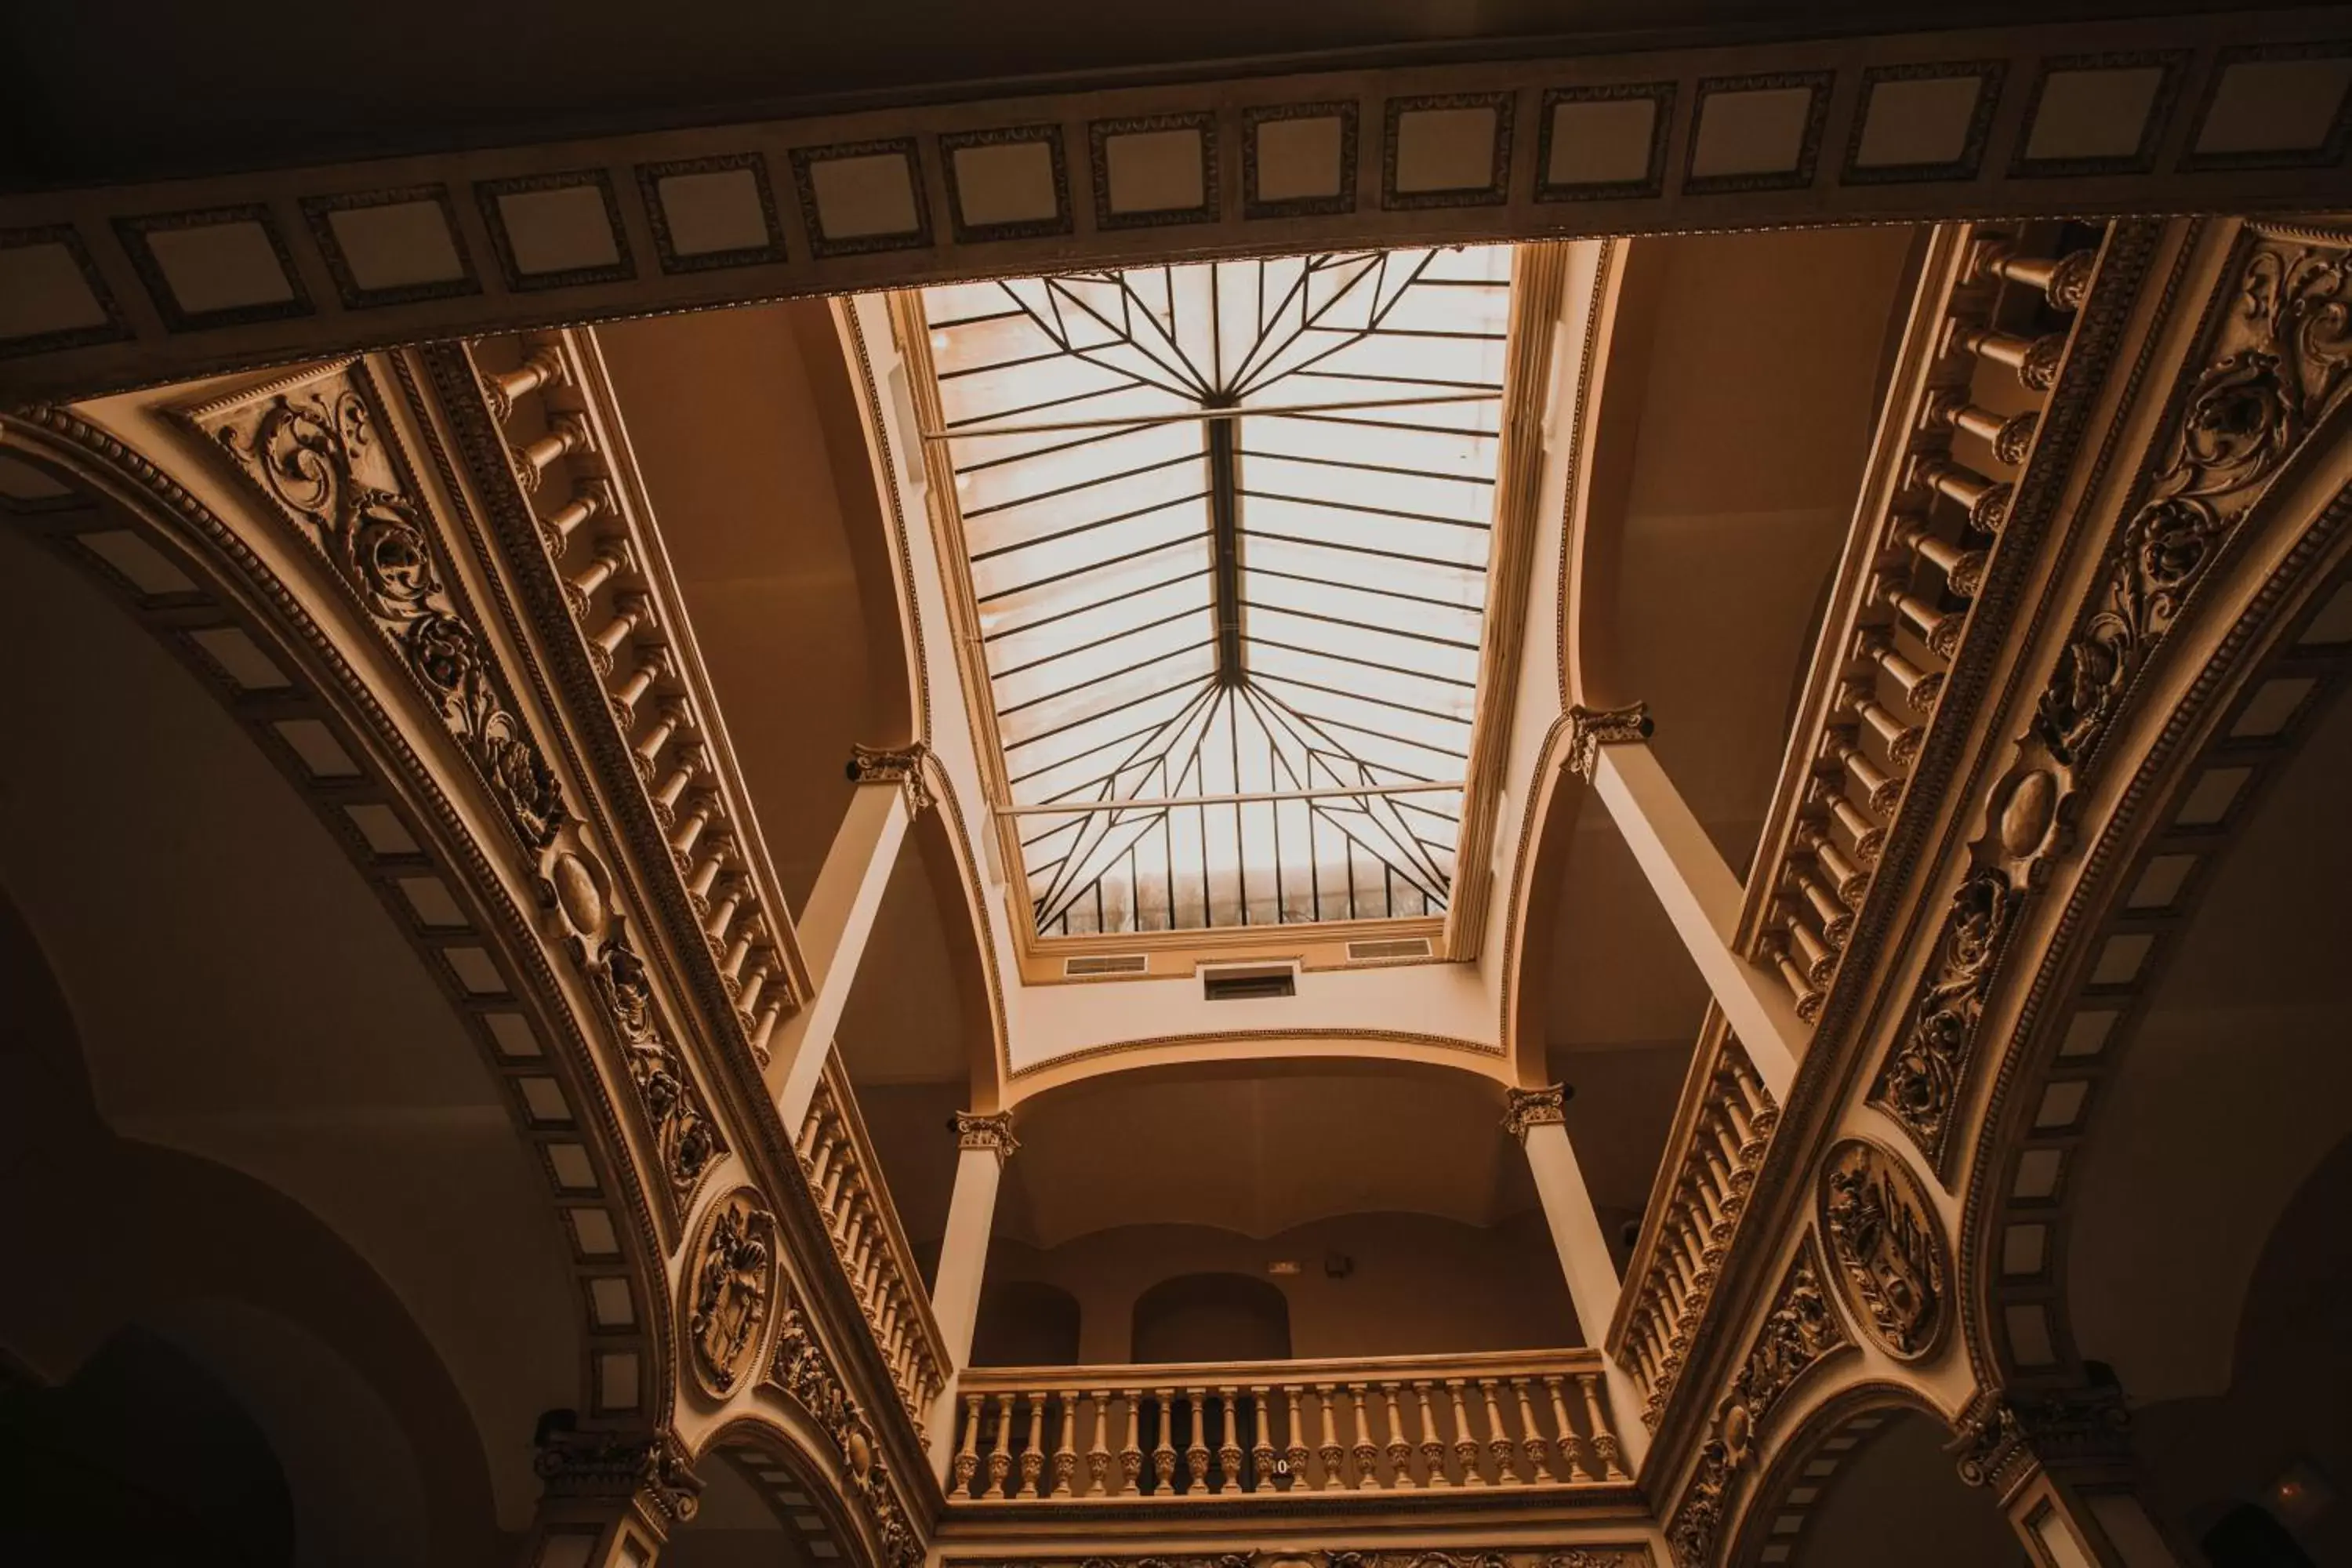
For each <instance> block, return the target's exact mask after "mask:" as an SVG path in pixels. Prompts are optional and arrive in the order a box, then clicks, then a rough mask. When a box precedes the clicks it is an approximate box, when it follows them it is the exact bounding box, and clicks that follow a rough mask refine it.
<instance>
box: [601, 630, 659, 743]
mask: <svg viewBox="0 0 2352 1568" xmlns="http://www.w3.org/2000/svg"><path fill="white" fill-rule="evenodd" d="M668 675H669V652H668V650H667V649H666V648H660V647H647V648H641V649H639V650H638V652H637V668H635V669H633V670H631V671H629V679H627V680H625V681H624V682H622V683H621V689H619V690H618V691H615V692H614V693H613V722H614V723H615V724H618V725H619V726H620V727H621V728H622V729H624V730H629V729H633V728H635V725H636V722H637V704H638V702H639V701H641V700H643V699H644V697H645V695H646V692H648V691H650V690H652V689H653V686H654V682H656V681H657V680H661V679H667V676H668Z"/></svg>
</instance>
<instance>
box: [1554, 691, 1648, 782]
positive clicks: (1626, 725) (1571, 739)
mask: <svg viewBox="0 0 2352 1568" xmlns="http://www.w3.org/2000/svg"><path fill="white" fill-rule="evenodd" d="M1655 727H1656V726H1654V724H1652V723H1651V721H1650V705H1649V704H1648V703H1646V702H1633V703H1629V704H1627V705H1626V706H1625V707H1622V708H1585V707H1581V706H1579V707H1572V708H1570V710H1568V766H1569V771H1570V773H1576V774H1578V775H1579V776H1580V777H1583V778H1588V779H1589V778H1591V776H1592V765H1593V763H1595V762H1597V761H1598V760H1599V759H1600V755H1601V747H1603V746H1614V745H1620V744H1622V743H1623V742H1628V741H1646V740H1648V739H1649V738H1650V731H1652V730H1653V729H1654V728H1655Z"/></svg>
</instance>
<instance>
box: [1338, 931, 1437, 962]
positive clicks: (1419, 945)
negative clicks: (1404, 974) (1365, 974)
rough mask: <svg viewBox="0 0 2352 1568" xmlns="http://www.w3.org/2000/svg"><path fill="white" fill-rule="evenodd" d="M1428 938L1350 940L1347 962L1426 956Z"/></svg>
mask: <svg viewBox="0 0 2352 1568" xmlns="http://www.w3.org/2000/svg"><path fill="white" fill-rule="evenodd" d="M1429 951H1430V950H1429V939H1428V938H1427V937H1425V936H1391V937H1382V938H1381V939H1379V940H1378V941H1376V942H1349V944H1348V962H1349V963H1368V962H1370V961H1371V960H1374V959H1381V958H1427V957H1428V956H1429Z"/></svg>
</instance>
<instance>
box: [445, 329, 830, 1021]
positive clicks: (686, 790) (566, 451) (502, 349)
mask: <svg viewBox="0 0 2352 1568" xmlns="http://www.w3.org/2000/svg"><path fill="white" fill-rule="evenodd" d="M468 353H469V354H470V355H471V357H472V359H473V361H474V364H475V368H476V370H477V372H478V374H479V377H480V383H481V388H482V395H483V397H484V399H485V400H486V402H487V403H488V406H489V411H490V414H491V416H492V418H493V421H494V422H495V423H496V425H497V426H498V428H499V433H500V435H501V436H502V437H504V439H505V441H506V444H507V450H508V453H509V458H510V461H511V467H512V469H513V473H514V478H515V480H516V483H517V484H518V485H519V486H520V488H521V489H522V491H523V493H524V496H525V498H526V499H527V500H528V502H529V504H530V510H531V514H532V516H533V518H534V519H535V520H536V521H537V522H538V525H539V534H540V542H541V544H542V546H544V548H545V550H546V552H547V559H548V563H549V564H550V565H551V567H552V568H553V569H554V571H555V573H556V574H557V576H558V577H559V578H560V579H561V580H562V585H563V598H564V602H565V604H566V605H568V606H569V608H570V610H571V612H572V622H573V624H574V626H576V628H577V629H578V632H579V635H580V636H581V637H582V638H583V641H584V647H585V650H586V653H587V656H588V659H589V662H590V664H591V665H592V666H593V668H595V670H596V671H597V673H598V674H599V675H600V676H602V677H603V678H604V687H605V696H606V700H607V701H608V702H609V704H610V707H611V718H612V721H613V723H614V726H615V727H616V728H617V729H618V731H619V733H620V737H621V740H622V742H623V743H624V745H625V748H626V749H627V751H628V752H629V755H630V757H631V760H632V762H633V763H634V765H635V772H636V773H637V777H638V782H639V784H640V785H641V787H642V789H643V791H644V794H645V796H646V806H647V808H648V809H649V810H650V811H651V813H652V815H653V817H654V820H655V822H656V824H658V825H659V826H660V829H661V831H662V834H663V836H664V837H666V838H667V841H668V847H669V851H670V854H671V857H672V858H673V859H674V861H675V866H674V868H673V869H674V871H675V874H676V875H677V877H678V878H679V879H682V881H683V883H684V894H685V899H686V900H687V904H688V907H690V908H691V910H693V913H694V918H695V920H696V921H697V923H698V925H699V926H700V928H701V936H702V940H703V941H704V942H706V943H707V944H708V945H709V951H710V955H711V958H712V960H713V961H714V962H715V963H717V964H718V966H719V979H720V983H721V984H722V985H723V986H724V987H725V989H726V992H727V994H728V996H729V998H730V1000H731V1002H732V1004H733V1007H732V1010H733V1012H734V1013H735V1015H736V1020H737V1024H738V1026H740V1029H741V1032H742V1037H743V1041H744V1043H745V1045H746V1046H747V1047H749V1048H750V1050H751V1054H752V1056H753V1057H754V1058H757V1059H758V1060H759V1061H760V1063H761V1065H762V1066H765V1065H766V1062H767V1056H768V1040H769V1038H770V1037H771V1036H772V1035H773V1034H774V1032H775V1028H776V1025H777V1024H778V1023H779V1022H780V1021H781V1020H782V1018H783V1017H784V1016H786V1015H787V1014H789V1013H791V1012H792V1011H793V1010H794V1009H795V1008H796V1007H797V1006H798V1005H799V1004H800V1001H801V1000H802V999H803V997H805V996H806V995H807V994H808V991H809V983H808V971H807V967H806V965H805V963H803V960H802V957H801V953H800V946H799V942H797V940H796V939H795V937H794V935H793V921H792V916H791V913H790V911H789V910H787V909H786V907H785V904H784V900H783V896H782V892H781V890H780V887H779V884H778V882H777V880H776V875H775V868H773V867H772V865H771V864H770V863H769V859H768V853H767V847H766V845H765V843H764V842H762V840H761V837H760V830H759V824H758V820H757V818H756V817H755V816H754V815H753V813H752V812H751V805H750V802H749V800H748V799H747V797H746V795H745V793H744V789H743V784H742V782H741V775H740V773H739V771H738V770H737V768H736V765H735V760H734V753H733V752H732V749H731V748H730V746H729V745H728V742H727V737H726V733H725V731H724V730H723V728H722V727H721V725H720V724H719V719H718V711H719V709H718V704H717V702H716V701H715V700H713V699H712V697H711V693H710V683H709V677H708V676H707V675H706V674H705V672H704V670H703V668H702V660H701V657H700V655H699V654H698V652H697V651H696V648H695V646H694V640H693V637H692V634H691V633H690V632H689V631H688V627H687V622H686V616H685V614H684V610H683V605H682V601H681V598H680V595H679V593H678V590H677V584H676V582H675V581H674V580H673V578H672V576H671V574H670V570H669V560H668V556H667V552H665V551H664V550H663V548H662V545H661V542H660V540H659V539H658V537H657V536H656V531H655V530H654V528H653V526H652V521H651V520H652V511H651V510H650V506H649V504H648V502H647V501H646V496H645V493H644V490H643V489H642V486H641V484H640V482H639V480H638V478H637V473H636V467H635V463H634V462H633V461H632V460H631V459H630V457H629V454H628V450H627V439H626V436H625V432H624V431H623V430H622V428H621V426H620V420H619V416H618V415H617V413H616V412H615V409H614V402H613V398H612V396H611V393H610V389H609V386H608V385H607V384H606V382H605V379H604V364H603V361H602V359H601V357H600V356H599V355H598V354H597V353H596V349H595V342H594V339H593V337H591V336H590V335H588V334H586V333H582V332H572V331H563V332H551V333H545V334H539V335H535V336H533V337H530V338H509V339H496V340H488V341H485V342H478V343H475V344H471V345H469V347H468Z"/></svg>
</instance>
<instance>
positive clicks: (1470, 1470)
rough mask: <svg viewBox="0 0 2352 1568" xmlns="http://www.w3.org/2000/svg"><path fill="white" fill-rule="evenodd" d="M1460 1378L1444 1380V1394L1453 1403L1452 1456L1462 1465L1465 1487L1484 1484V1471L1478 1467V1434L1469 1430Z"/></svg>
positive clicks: (1467, 1411) (1468, 1416)
mask: <svg viewBox="0 0 2352 1568" xmlns="http://www.w3.org/2000/svg"><path fill="white" fill-rule="evenodd" d="M1463 1394H1464V1390H1463V1386H1462V1380H1461V1379H1460V1378H1458V1377H1449V1378H1447V1379H1446V1380H1445V1395H1446V1397H1447V1398H1448V1399H1450V1400H1451V1401H1453V1404H1454V1460H1455V1462H1456V1463H1458V1464H1460V1465H1461V1467H1462V1484H1463V1485H1464V1486H1465V1487H1483V1486H1485V1485H1486V1484H1487V1483H1486V1471H1484V1470H1483V1469H1481V1468H1478V1436H1477V1434H1476V1433H1475V1432H1473V1431H1471V1430H1470V1412H1469V1410H1468V1409H1467V1408H1466V1407H1465V1405H1464V1403H1463Z"/></svg>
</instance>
